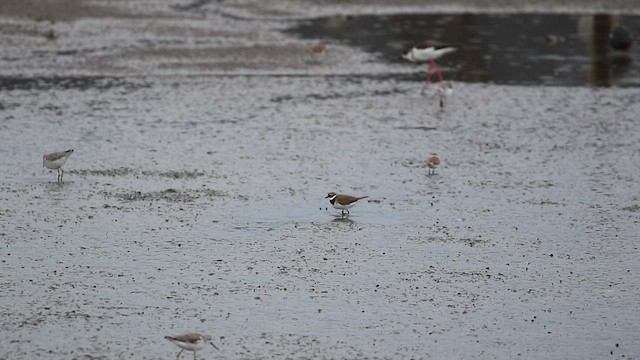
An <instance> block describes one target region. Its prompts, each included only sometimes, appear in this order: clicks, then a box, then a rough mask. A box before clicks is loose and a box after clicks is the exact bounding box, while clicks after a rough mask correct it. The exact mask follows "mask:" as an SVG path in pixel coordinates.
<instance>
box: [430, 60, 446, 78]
mask: <svg viewBox="0 0 640 360" xmlns="http://www.w3.org/2000/svg"><path fill="white" fill-rule="evenodd" d="M429 63H430V64H431V65H432V66H433V68H434V69H436V73H438V78H439V79H440V81H442V80H443V78H442V72H440V68H439V67H438V64H436V61H435V60H431V61H429Z"/></svg>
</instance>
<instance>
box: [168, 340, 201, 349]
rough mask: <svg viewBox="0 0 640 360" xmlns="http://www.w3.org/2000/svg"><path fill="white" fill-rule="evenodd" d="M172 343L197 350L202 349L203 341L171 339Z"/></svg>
mask: <svg viewBox="0 0 640 360" xmlns="http://www.w3.org/2000/svg"><path fill="white" fill-rule="evenodd" d="M172 341H173V343H174V344H176V345H178V346H180V347H181V348H183V349H185V350H189V351H198V350H202V349H204V345H205V343H204V341H198V342H196V343H188V342H182V341H176V340H172Z"/></svg>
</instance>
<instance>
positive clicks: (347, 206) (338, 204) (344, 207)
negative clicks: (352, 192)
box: [333, 201, 356, 210]
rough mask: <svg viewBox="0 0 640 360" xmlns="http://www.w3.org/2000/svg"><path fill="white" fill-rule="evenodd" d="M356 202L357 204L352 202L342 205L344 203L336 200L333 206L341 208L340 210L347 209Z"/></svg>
mask: <svg viewBox="0 0 640 360" xmlns="http://www.w3.org/2000/svg"><path fill="white" fill-rule="evenodd" d="M355 204H356V203H355V202H352V203H351V204H347V205H342V204H340V203H339V202H337V201H336V202H334V203H333V207H334V208H336V209H340V210H346V209H349V208H351V207H353V205H355Z"/></svg>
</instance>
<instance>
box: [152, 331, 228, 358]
mask: <svg viewBox="0 0 640 360" xmlns="http://www.w3.org/2000/svg"><path fill="white" fill-rule="evenodd" d="M164 338H165V339H167V340H169V341H171V342H173V343H174V344H176V345H178V346H179V347H180V348H181V349H182V350H180V352H179V353H178V356H176V360H178V359H180V354H182V352H183V351H185V350H189V351H193V360H196V352H197V351H199V350H202V349H203V348H204V346H205V345H206V344H207V343H209V344H211V346H213V347H214V348H215V349H216V350H220V349H218V347H217V346H215V345H214V343H213V342H212V341H211V336H209V335H203V334H198V333H187V334H182V335H177V336H165V337H164Z"/></svg>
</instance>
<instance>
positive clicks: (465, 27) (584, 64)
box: [289, 13, 640, 87]
mask: <svg viewBox="0 0 640 360" xmlns="http://www.w3.org/2000/svg"><path fill="white" fill-rule="evenodd" d="M639 24H640V17H638V16H633V15H629V16H614V15H607V14H597V15H582V14H581V15H570V14H545V13H530V14H496V13H489V14H482V13H463V14H458V13H456V14H394V15H357V16H344V15H336V16H329V17H322V18H314V19H311V20H308V21H304V22H303V23H302V24H300V25H297V26H294V27H292V28H291V29H290V30H289V31H290V32H291V33H292V34H296V35H298V36H301V37H303V38H307V39H325V40H326V41H329V42H335V41H337V42H340V43H342V44H347V45H350V46H357V47H359V48H362V49H363V50H365V51H367V52H371V53H373V54H376V55H378V57H379V58H381V59H382V60H384V61H388V62H391V63H405V62H406V60H404V59H402V58H401V57H400V54H401V53H403V52H406V51H407V50H408V49H410V48H411V47H412V46H413V45H414V44H416V43H419V42H421V41H424V40H426V39H437V40H439V41H442V42H444V43H447V44H451V45H452V46H455V47H456V48H457V49H458V51H457V52H455V53H451V54H447V55H446V56H444V57H443V58H442V59H440V60H438V64H440V65H441V66H442V67H443V69H444V71H445V73H446V76H445V77H446V78H447V79H453V80H458V81H465V82H476V83H477V82H481V83H494V84H510V85H551V86H558V85H562V86H581V85H597V86H611V85H616V86H631V87H638V86H640V72H639V70H638V66H634V65H633V59H638V58H640V47H639V46H633V47H632V48H631V50H630V51H629V52H628V53H621V52H614V51H612V49H610V47H609V33H610V29H612V28H613V27H615V26H617V25H622V26H624V27H625V28H627V29H628V30H629V31H630V32H631V33H632V34H640V25H639ZM416 66H417V65H416ZM420 67H421V71H425V72H426V66H424V65H421V66H420ZM423 67H424V68H423Z"/></svg>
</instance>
